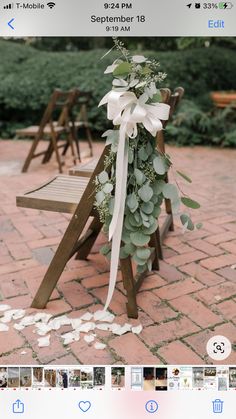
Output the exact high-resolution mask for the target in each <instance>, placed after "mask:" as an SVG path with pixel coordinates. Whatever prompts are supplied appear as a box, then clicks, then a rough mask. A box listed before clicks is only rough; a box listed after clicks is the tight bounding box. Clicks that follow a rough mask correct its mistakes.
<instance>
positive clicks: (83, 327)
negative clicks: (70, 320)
mask: <svg viewBox="0 0 236 419" xmlns="http://www.w3.org/2000/svg"><path fill="white" fill-rule="evenodd" d="M95 326H96V325H95V323H93V322H87V323H84V324H82V325H81V326H79V328H78V330H79V331H80V332H83V333H88V332H90V330H94V329H95Z"/></svg>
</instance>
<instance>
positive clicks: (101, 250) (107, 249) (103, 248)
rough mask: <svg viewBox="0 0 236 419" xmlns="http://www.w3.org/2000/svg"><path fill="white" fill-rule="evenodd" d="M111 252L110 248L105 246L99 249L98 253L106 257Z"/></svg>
mask: <svg viewBox="0 0 236 419" xmlns="http://www.w3.org/2000/svg"><path fill="white" fill-rule="evenodd" d="M110 251H111V246H110V245H109V244H105V245H104V246H102V247H101V249H100V253H101V254H102V255H103V256H106V255H107V254H108V253H109V252H110Z"/></svg>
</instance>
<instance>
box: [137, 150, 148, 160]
mask: <svg viewBox="0 0 236 419" xmlns="http://www.w3.org/2000/svg"><path fill="white" fill-rule="evenodd" d="M138 157H139V159H140V160H142V161H147V159H148V154H147V152H146V150H145V147H141V148H140V149H139V151H138Z"/></svg>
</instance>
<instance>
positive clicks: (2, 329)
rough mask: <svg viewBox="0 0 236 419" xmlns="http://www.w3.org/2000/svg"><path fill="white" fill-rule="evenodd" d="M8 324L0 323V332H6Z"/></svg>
mask: <svg viewBox="0 0 236 419" xmlns="http://www.w3.org/2000/svg"><path fill="white" fill-rule="evenodd" d="M8 330H9V326H7V325H6V324H3V323H0V332H8Z"/></svg>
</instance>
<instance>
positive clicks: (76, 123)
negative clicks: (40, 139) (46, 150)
mask: <svg viewBox="0 0 236 419" xmlns="http://www.w3.org/2000/svg"><path fill="white" fill-rule="evenodd" d="M90 100H91V94H90V93H89V92H81V91H79V93H78V95H77V97H76V103H75V107H76V105H77V107H79V113H78V115H77V118H76V119H74V118H72V119H71V122H70V127H71V129H72V131H73V136H74V138H75V141H76V145H77V150H78V155H79V157H80V149H79V131H80V130H81V129H84V130H85V133H86V139H87V141H88V145H89V149H90V157H92V156H93V138H92V133H91V130H90V124H89V120H88V112H87V107H88V105H89V101H90ZM67 149H68V144H67V145H66V146H65V148H64V150H63V153H62V154H63V155H65V154H66V152H67ZM80 160H81V159H80ZM95 166H96V165H95ZM95 166H94V169H95Z"/></svg>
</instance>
